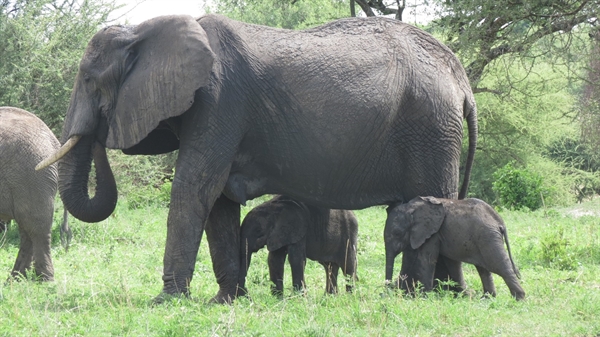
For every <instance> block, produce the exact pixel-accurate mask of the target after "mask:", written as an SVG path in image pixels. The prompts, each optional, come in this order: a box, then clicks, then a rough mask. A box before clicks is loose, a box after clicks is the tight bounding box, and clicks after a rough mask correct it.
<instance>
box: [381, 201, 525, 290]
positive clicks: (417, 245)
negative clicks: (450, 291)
mask: <svg viewBox="0 0 600 337" xmlns="http://www.w3.org/2000/svg"><path fill="white" fill-rule="evenodd" d="M384 237H385V251H386V280H387V281H391V279H392V274H393V269H394V258H395V257H396V256H397V255H398V254H399V253H400V252H403V260H402V261H403V262H402V271H401V272H400V274H401V277H400V279H399V283H401V284H399V286H400V287H402V288H403V289H405V290H408V291H412V290H414V288H413V287H414V284H415V283H416V281H420V282H421V283H422V284H423V287H424V290H425V291H430V290H432V288H433V282H434V280H433V278H434V270H435V264H436V261H437V258H438V255H439V256H441V257H443V258H445V259H446V261H454V262H457V261H462V262H468V263H471V264H474V265H475V266H476V268H477V271H478V272H479V276H480V277H481V282H482V283H483V291H484V293H486V294H490V295H492V296H496V289H495V287H494V281H493V278H492V274H491V273H492V272H493V273H495V274H498V275H500V276H501V277H502V278H503V279H504V281H505V282H506V284H507V285H508V288H509V289H510V293H511V294H512V295H513V296H514V297H515V298H516V299H517V300H522V299H524V298H525V291H523V288H521V285H520V284H519V281H518V279H517V278H518V277H519V272H518V270H517V268H516V267H515V264H514V262H513V259H512V256H511V252H510V245H509V243H508V236H507V235H506V226H505V225H504V222H503V221H502V219H501V218H500V215H498V213H497V212H496V211H494V209H493V208H492V207H490V205H488V204H486V203H485V202H483V201H481V200H479V199H464V200H453V199H437V198H433V197H417V198H414V199H412V200H411V201H410V202H408V203H406V204H400V205H397V206H394V207H389V208H388V218H387V221H386V224H385V232H384ZM504 241H506V247H507V250H508V254H507V251H506V250H505V249H504ZM457 263H458V262H457ZM406 275H408V276H409V277H405V278H402V276H406ZM451 276H452V277H453V278H454V279H456V280H457V282H459V283H460V284H464V280H463V279H462V274H459V275H451Z"/></svg>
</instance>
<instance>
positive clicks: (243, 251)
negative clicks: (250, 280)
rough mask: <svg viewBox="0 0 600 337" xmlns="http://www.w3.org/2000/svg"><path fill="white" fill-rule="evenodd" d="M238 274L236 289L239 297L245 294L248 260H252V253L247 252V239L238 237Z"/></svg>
mask: <svg viewBox="0 0 600 337" xmlns="http://www.w3.org/2000/svg"><path fill="white" fill-rule="evenodd" d="M240 242H241V247H240V272H239V274H238V275H239V276H238V287H239V288H240V291H241V292H242V293H241V295H245V293H247V289H246V276H247V275H248V267H249V266H250V259H251V258H252V252H251V251H250V250H249V246H248V238H247V237H244V236H243V235H242V237H240Z"/></svg>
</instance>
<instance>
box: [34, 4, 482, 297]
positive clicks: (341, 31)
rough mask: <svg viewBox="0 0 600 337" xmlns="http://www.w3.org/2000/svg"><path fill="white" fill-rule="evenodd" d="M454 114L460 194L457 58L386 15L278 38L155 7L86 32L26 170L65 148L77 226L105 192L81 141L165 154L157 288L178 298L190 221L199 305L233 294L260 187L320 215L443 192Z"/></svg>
mask: <svg viewBox="0 0 600 337" xmlns="http://www.w3.org/2000/svg"><path fill="white" fill-rule="evenodd" d="M464 118H466V119H467V121H468V126H469V134H470V142H469V154H468V158H467V160H466V166H465V179H464V183H463V186H462V190H461V193H460V195H461V196H462V195H464V194H465V191H466V189H467V185H468V178H469V174H470V170H471V164H472V161H473V155H474V151H475V144H476V129H477V124H476V112H475V100H474V98H473V94H472V91H471V89H470V86H469V81H468V79H467V76H466V74H465V71H464V69H463V67H462V66H461V64H460V62H459V61H458V59H457V58H456V57H455V56H454V55H453V54H452V52H451V51H450V50H449V49H448V48H447V47H445V46H444V45H443V44H441V43H440V42H438V41H437V40H436V39H435V38H433V37H432V36H431V35H429V34H427V33H425V32H423V31H422V30H420V29H418V28H415V27H413V26H410V25H407V24H404V23H402V22H399V21H395V20H391V19H386V18H351V19H342V20H338V21H334V22H331V23H328V24H325V25H323V26H320V27H316V28H312V29H308V30H304V31H291V30H282V29H274V28H269V27H263V26H257V25H251V24H246V23H242V22H237V21H234V20H230V19H228V18H226V17H223V16H219V15H206V16H203V17H200V18H199V19H197V20H195V19H193V18H191V17H189V16H163V17H157V18H154V19H151V20H148V21H145V22H143V23H141V24H139V25H137V26H111V27H107V28H104V29H102V30H101V31H100V32H98V33H97V34H96V35H95V36H94V37H93V38H92V40H91V41H90V43H89V44H88V47H87V49H86V51H85V53H84V55H83V58H82V60H81V63H80V68H79V72H78V74H77V77H76V82H75V86H74V89H73V93H72V96H71V103H70V106H69V109H68V112H67V116H66V119H65V123H64V128H63V134H62V141H63V142H66V143H65V145H64V146H63V148H61V151H59V153H57V155H56V156H54V157H53V158H50V159H49V160H48V161H46V162H45V163H43V164H41V166H43V165H44V164H46V163H48V162H52V160H56V159H57V158H60V157H61V156H62V155H64V154H66V155H65V157H64V159H63V160H62V162H61V163H60V164H59V176H60V178H59V191H60V195H61V197H62V199H63V201H64V203H65V205H66V207H67V208H68V209H69V211H70V212H71V213H72V214H73V215H74V216H75V217H77V218H79V219H81V220H83V221H88V222H93V221H100V220H102V219H104V218H106V217H108V216H109V215H110V214H111V212H112V211H113V209H114V203H115V200H116V194H117V192H116V189H112V188H110V186H109V185H104V184H98V189H97V191H96V194H95V197H94V198H93V199H92V200H90V199H89V196H88V194H87V186H86V184H87V178H88V173H89V171H90V166H91V160H92V158H93V159H94V161H96V160H98V161H99V162H103V161H104V160H105V154H104V151H101V150H97V151H92V149H98V148H100V149H103V148H104V147H107V148H115V149H122V150H123V152H125V153H127V154H156V153H161V152H168V151H172V150H175V149H179V155H178V158H177V163H176V170H175V177H174V180H173V185H172V193H171V204H170V209H169V216H168V220H167V242H166V249H165V253H164V271H163V281H164V287H163V293H164V294H178V293H186V294H187V293H188V291H189V288H188V287H189V282H190V281H191V279H192V274H193V271H194V264H195V261H196V255H197V252H198V247H199V244H200V240H201V237H202V233H203V230H204V229H206V233H207V238H208V242H209V246H210V252H211V257H212V261H213V268H214V272H215V275H216V277H217V282H218V283H219V286H220V289H219V292H218V293H217V295H216V296H215V298H214V300H216V301H218V302H226V301H230V300H231V299H233V298H234V297H235V296H236V292H237V279H238V270H239V254H238V250H239V233H238V232H239V225H240V212H239V207H240V206H239V205H240V204H244V203H245V202H246V200H248V199H252V198H254V197H257V196H260V195H263V194H267V193H270V194H284V195H287V196H289V197H292V198H294V199H296V200H298V201H301V202H307V203H310V204H313V205H316V206H320V207H325V208H336V209H360V208H365V207H369V206H373V205H382V204H392V203H396V202H401V201H408V200H410V199H412V198H413V197H415V196H417V195H431V196H436V197H445V198H456V197H457V196H458V194H459V193H457V192H458V185H459V161H460V153H461V142H462V130H463V129H462V126H463V124H462V121H463V119H464ZM96 144H100V145H96ZM98 171H101V172H99V173H98V174H99V175H100V176H104V175H108V173H107V172H104V171H105V170H104V169H101V170H99V169H98V168H97V172H98ZM205 225H206V227H205Z"/></svg>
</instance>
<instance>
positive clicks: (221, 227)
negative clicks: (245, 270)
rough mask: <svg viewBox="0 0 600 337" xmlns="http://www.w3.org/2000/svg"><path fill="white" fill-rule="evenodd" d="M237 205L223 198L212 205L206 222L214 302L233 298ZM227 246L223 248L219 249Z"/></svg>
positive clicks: (235, 290)
mask: <svg viewBox="0 0 600 337" xmlns="http://www.w3.org/2000/svg"><path fill="white" fill-rule="evenodd" d="M239 230H240V205H239V204H238V203H236V202H234V201H231V200H229V199H228V198H227V197H225V196H224V195H221V197H220V198H218V199H217V201H216V202H215V204H214V206H213V208H212V210H211V211H210V215H209V217H208V223H207V224H206V239H207V240H208V246H209V249H210V257H211V259H212V264H213V271H214V273H215V276H216V277H217V283H218V284H219V292H218V294H217V295H216V296H215V298H214V299H213V301H216V302H222V301H223V300H224V301H225V302H231V301H232V300H233V299H235V297H237V295H238V292H239V289H238V276H239V270H240V253H239V247H240V243H239V241H240V234H239ZM223 247H228V248H227V249H222V248H223Z"/></svg>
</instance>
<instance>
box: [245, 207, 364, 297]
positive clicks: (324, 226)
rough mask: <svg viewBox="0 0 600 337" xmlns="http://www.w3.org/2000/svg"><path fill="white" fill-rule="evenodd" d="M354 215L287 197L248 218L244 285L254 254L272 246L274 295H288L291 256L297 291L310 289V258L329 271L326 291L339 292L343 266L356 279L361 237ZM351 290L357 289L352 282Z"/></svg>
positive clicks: (257, 209)
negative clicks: (285, 283)
mask: <svg viewBox="0 0 600 337" xmlns="http://www.w3.org/2000/svg"><path fill="white" fill-rule="evenodd" d="M357 231H358V223H357V221H356V218H355V217H354V213H352V212H351V211H345V210H333V209H328V208H320V207H314V206H311V205H307V204H305V203H302V202H298V201H295V200H293V199H291V198H288V197H285V196H276V197H274V198H273V199H271V200H270V201H267V202H265V203H263V204H261V205H259V206H257V207H256V208H254V209H253V210H252V211H250V212H249V213H248V215H246V217H245V218H244V221H243V222H242V227H241V235H240V243H241V247H240V274H239V287H240V288H241V289H242V291H243V292H246V287H245V282H246V275H247V273H248V267H249V266H250V259H251V257H252V254H253V253H256V252H257V251H258V250H259V249H261V248H262V247H264V246H265V245H266V246H267V249H268V250H269V257H268V262H269V274H270V278H271V281H272V282H273V283H274V285H273V286H272V288H271V291H272V293H273V294H276V295H281V294H283V269H284V263H285V258H286V255H288V256H289V262H290V266H291V269H292V279H293V285H294V289H297V290H300V289H303V288H304V285H305V282H304V266H305V264H306V258H307V257H308V258H309V259H311V260H314V261H318V262H319V263H320V264H322V265H323V266H324V267H325V272H326V292H327V293H336V292H337V275H338V270H339V268H342V272H343V273H344V275H345V276H350V277H351V278H352V279H353V280H356V279H357V277H356V236H357ZM346 291H352V286H351V285H349V284H347V285H346Z"/></svg>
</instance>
